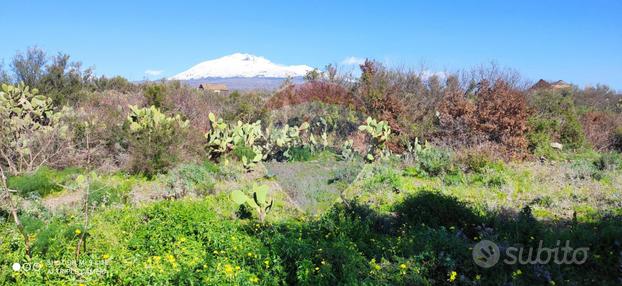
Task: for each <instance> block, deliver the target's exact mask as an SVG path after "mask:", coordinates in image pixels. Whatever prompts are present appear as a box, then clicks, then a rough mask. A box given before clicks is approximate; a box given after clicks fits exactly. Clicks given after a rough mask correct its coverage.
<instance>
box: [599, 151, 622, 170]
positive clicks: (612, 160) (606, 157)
mask: <svg viewBox="0 0 622 286" xmlns="http://www.w3.org/2000/svg"><path fill="white" fill-rule="evenodd" d="M594 165H595V166H596V169H598V170H599V171H615V170H620V169H622V156H620V154H619V153H615V152H609V153H602V154H600V156H599V158H598V159H596V160H594Z"/></svg>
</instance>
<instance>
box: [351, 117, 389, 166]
mask: <svg viewBox="0 0 622 286" xmlns="http://www.w3.org/2000/svg"><path fill="white" fill-rule="evenodd" d="M359 130H360V131H364V132H365V133H367V134H369V135H370V136H371V144H370V146H369V151H368V152H367V156H366V157H365V158H366V159H367V160H368V161H370V162H371V161H375V160H377V159H381V158H384V157H386V156H387V155H388V154H389V150H388V149H387V148H386V146H385V143H386V142H387V140H389V136H390V135H391V127H390V126H389V124H388V123H387V122H386V121H377V120H376V119H373V118H371V117H368V118H367V120H366V121H365V125H361V126H359Z"/></svg>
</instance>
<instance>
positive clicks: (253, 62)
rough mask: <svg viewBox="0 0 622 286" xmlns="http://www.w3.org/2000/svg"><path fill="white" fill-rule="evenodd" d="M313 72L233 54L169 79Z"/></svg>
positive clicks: (293, 74) (302, 67) (256, 57)
mask: <svg viewBox="0 0 622 286" xmlns="http://www.w3.org/2000/svg"><path fill="white" fill-rule="evenodd" d="M310 70H313V68H312V67H310V66H306V65H293V66H284V65H279V64H275V63H273V62H271V61H269V60H267V59H266V58H263V57H258V56H254V55H250V54H243V53H235V54H232V55H229V56H224V57H221V58H217V59H215V60H209V61H205V62H202V63H200V64H198V65H195V66H193V67H191V68H190V69H189V70H187V71H184V72H182V73H179V74H177V75H175V76H172V77H170V78H169V79H171V80H192V79H201V78H239V77H242V78H249V77H265V78H285V77H300V76H304V75H305V74H307V72H308V71H310Z"/></svg>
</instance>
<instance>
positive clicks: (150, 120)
mask: <svg viewBox="0 0 622 286" xmlns="http://www.w3.org/2000/svg"><path fill="white" fill-rule="evenodd" d="M130 108H131V112H130V114H129V115H128V117H127V120H126V130H127V139H128V143H129V150H130V155H131V157H132V158H131V170H132V171H133V172H134V173H139V174H144V175H146V176H148V177H152V176H154V175H156V174H158V173H161V172H164V171H166V170H167V169H168V168H169V167H171V166H172V165H173V163H175V162H176V161H177V158H178V156H179V153H180V151H181V146H182V145H183V144H184V137H183V135H184V133H185V130H186V129H187V127H188V121H186V120H182V119H181V117H180V116H179V115H177V116H175V117H169V116H166V115H165V114H163V113H162V112H160V110H159V109H158V108H156V107H155V106H151V107H149V108H138V107H136V106H131V107H130Z"/></svg>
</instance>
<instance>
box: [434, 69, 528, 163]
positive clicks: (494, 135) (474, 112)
mask: <svg viewBox="0 0 622 286" xmlns="http://www.w3.org/2000/svg"><path fill="white" fill-rule="evenodd" d="M438 111H439V123H440V126H441V131H440V134H441V136H442V141H444V142H447V143H449V145H453V146H454V147H470V146H475V145H478V144H481V143H483V142H491V143H495V144H499V145H501V146H503V147H504V148H505V149H506V150H507V151H506V152H507V154H508V155H510V156H511V157H522V156H523V155H524V153H525V151H526V148H527V139H526V137H525V135H526V133H527V130H528V125H527V117H528V116H529V112H528V108H527V102H526V98H525V95H524V94H523V93H522V92H519V91H517V90H515V89H512V88H511V87H510V86H509V85H508V84H507V83H505V82H504V81H502V80H497V81H495V82H494V84H491V83H490V82H488V81H482V82H480V83H479V85H478V88H477V90H476V91H475V93H474V100H470V99H469V98H467V96H466V95H465V94H464V93H461V91H460V89H453V90H448V92H447V94H446V95H445V98H444V99H443V101H442V102H441V103H440V105H439V109H438Z"/></svg>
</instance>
